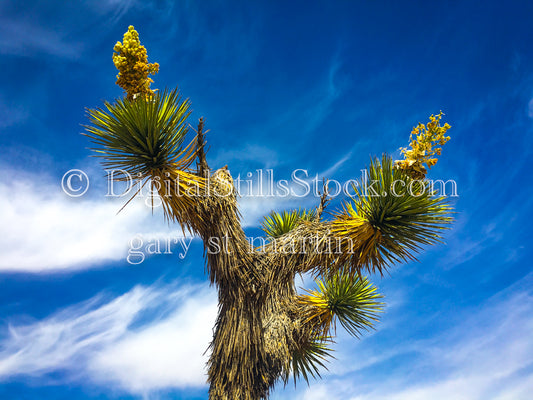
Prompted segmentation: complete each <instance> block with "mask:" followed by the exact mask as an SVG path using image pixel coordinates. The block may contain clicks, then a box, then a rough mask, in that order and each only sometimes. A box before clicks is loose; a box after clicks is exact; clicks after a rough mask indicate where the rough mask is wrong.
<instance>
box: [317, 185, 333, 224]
mask: <svg viewBox="0 0 533 400" xmlns="http://www.w3.org/2000/svg"><path fill="white" fill-rule="evenodd" d="M322 185H323V186H322V188H323V189H322V190H323V192H322V194H321V196H320V204H319V205H318V207H317V209H316V221H320V217H321V216H322V213H323V212H324V209H325V208H326V204H327V203H328V202H329V200H330V199H328V181H326V178H323V180H322Z"/></svg>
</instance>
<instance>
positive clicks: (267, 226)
mask: <svg viewBox="0 0 533 400" xmlns="http://www.w3.org/2000/svg"><path fill="white" fill-rule="evenodd" d="M315 216H316V211H315V210H311V211H307V210H305V209H298V210H292V211H286V210H284V211H281V212H275V211H272V212H271V213H270V214H269V215H267V216H266V217H264V219H263V223H262V227H263V231H264V232H265V233H266V234H267V235H268V236H270V237H271V238H273V239H276V238H278V237H280V236H283V235H284V234H286V233H289V232H290V231H292V230H293V229H294V228H295V227H296V226H297V225H298V224H299V223H300V222H301V221H311V220H313V219H314V218H315Z"/></svg>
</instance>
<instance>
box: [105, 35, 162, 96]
mask: <svg viewBox="0 0 533 400" xmlns="http://www.w3.org/2000/svg"><path fill="white" fill-rule="evenodd" d="M113 50H114V51H115V52H114V53H113V63H114V64H115V67H116V68H117V69H118V75H117V82H116V83H117V85H119V86H120V87H121V88H122V89H124V90H125V91H126V96H127V98H128V100H133V99H135V98H136V97H138V96H143V97H144V98H149V97H150V96H152V95H153V94H154V91H153V90H152V89H150V84H151V83H152V82H153V80H152V79H150V78H149V77H148V75H155V74H156V73H157V72H158V71H159V64H158V63H153V64H148V55H147V53H146V48H145V47H144V46H142V45H141V41H140V40H139V34H138V33H137V31H136V30H135V28H134V27H133V26H132V25H130V26H129V28H128V31H127V32H126V33H125V34H124V39H123V43H120V42H117V43H116V44H115V47H114V48H113Z"/></svg>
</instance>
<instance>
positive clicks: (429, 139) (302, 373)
mask: <svg viewBox="0 0 533 400" xmlns="http://www.w3.org/2000/svg"><path fill="white" fill-rule="evenodd" d="M128 32H129V34H130V35H132V34H133V32H134V30H133V29H132V28H130V29H129V31H128ZM135 33H136V32H135ZM137 37H138V36H137ZM138 45H140V43H138ZM142 54H143V55H145V54H146V53H145V52H143V53H142ZM145 61H146V60H145ZM123 71H124V68H123ZM123 80H125V81H127V82H129V84H128V85H129V86H128V88H131V87H141V86H142V87H143V88H144V89H143V93H141V94H139V95H137V94H136V93H131V92H127V97H126V98H124V99H119V100H116V101H115V102H114V103H105V105H104V108H103V109H92V110H88V117H89V120H90V124H89V125H88V126H87V127H86V130H87V132H86V135H87V136H89V137H90V138H91V140H92V142H93V143H94V144H95V147H94V150H95V151H96V152H97V155H98V156H100V157H102V158H103V161H104V164H105V166H106V167H108V168H116V169H121V170H123V171H126V172H127V173H129V174H131V175H133V176H134V177H135V178H136V179H138V181H139V183H140V185H146V184H148V185H150V187H151V188H152V190H153V191H155V192H157V193H158V195H159V197H160V200H161V201H162V204H163V206H164V211H165V216H166V217H167V219H168V220H170V221H174V222H177V223H179V224H181V226H182V227H183V228H184V229H188V230H189V231H190V232H191V233H193V234H195V235H197V236H198V237H199V238H201V240H202V241H203V243H204V249H205V255H206V265H207V272H208V275H209V278H210V280H211V282H212V283H213V284H214V285H215V286H216V288H217V290H218V293H219V297H218V298H219V313H218V318H217V320H216V325H215V330H214V336H213V341H212V343H211V345H210V352H211V353H210V358H209V362H208V383H209V385H210V387H209V398H210V399H211V400H235V399H239V400H241V399H242V400H257V399H267V398H268V397H269V393H270V391H271V390H272V388H273V387H274V385H275V384H276V383H277V382H279V381H282V382H285V383H286V382H287V381H288V380H289V378H290V377H291V376H293V377H294V380H295V382H296V380H297V379H299V378H303V379H305V380H308V379H309V377H310V376H318V375H319V370H320V368H323V367H325V364H324V362H325V361H326V360H327V359H328V358H330V357H331V351H332V350H331V345H332V343H333V340H334V337H335V335H336V329H337V328H344V329H346V330H347V331H348V332H349V333H350V334H352V335H353V336H356V337H358V336H359V335H361V334H362V333H363V332H364V331H366V330H368V329H370V328H372V326H373V323H374V322H375V321H376V320H377V319H378V314H379V313H380V312H381V311H382V307H383V302H382V297H383V296H382V295H380V294H379V293H378V292H377V289H376V287H375V286H374V285H373V284H372V283H371V282H370V280H369V278H368V277H366V276H364V275H365V274H375V273H379V274H380V275H382V274H383V273H384V272H385V271H386V270H388V269H389V268H391V267H392V266H393V265H396V264H398V263H400V262H404V261H409V260H413V259H414V258H415V255H416V253H417V252H419V251H421V250H422V249H423V248H424V246H426V245H430V244H435V243H437V242H439V241H440V238H441V232H442V230H443V229H445V228H446V227H447V225H448V224H449V223H450V221H451V217H450V212H451V210H450V206H449V205H448V204H447V202H446V199H445V198H443V197H439V196H436V195H435V194H434V193H430V192H429V191H427V190H426V189H427V188H425V185H424V183H425V174H426V172H427V169H426V167H425V166H424V165H426V166H427V167H431V166H432V165H434V163H435V162H436V159H435V158H429V157H433V156H434V155H438V154H440V151H441V148H437V147H435V146H436V145H442V144H444V143H445V142H446V141H447V140H448V139H449V138H448V137H446V136H445V133H446V131H447V129H448V128H449V125H448V124H445V125H443V126H441V124H440V121H441V117H442V113H441V114H439V115H437V116H431V117H430V122H429V123H428V124H427V125H423V124H419V125H418V126H417V127H416V128H414V130H413V133H412V135H411V143H410V147H409V149H403V154H404V159H403V160H399V161H397V162H394V161H393V160H392V158H391V157H390V156H388V155H383V156H382V157H381V158H373V159H371V161H370V165H369V168H368V178H369V182H372V187H371V189H372V193H370V194H369V193H365V190H363V189H362V186H361V185H362V182H361V183H360V184H361V185H359V186H354V189H355V195H354V197H352V198H350V199H348V201H346V202H345V203H344V204H343V206H342V208H341V209H340V210H338V211H336V212H332V213H331V217H330V218H324V210H325V208H326V206H327V202H328V194H327V186H326V185H325V187H324V190H323V193H322V196H321V198H320V200H319V201H318V204H317V206H316V208H313V209H310V210H304V209H299V210H292V211H283V212H280V213H277V212H272V213H271V214H269V215H268V216H266V217H265V219H264V222H263V229H264V231H265V234H266V236H267V239H266V241H265V242H264V245H262V246H260V247H256V248H251V246H250V243H249V241H248V240H247V238H246V236H245V233H244V231H243V228H242V225H241V221H240V215H239V211H238V207H237V200H236V198H237V197H236V193H235V188H234V185H233V179H232V177H231V174H230V172H229V171H228V170H227V168H226V167H224V168H221V169H218V170H216V171H215V172H211V169H210V167H209V165H208V163H207V159H206V154H205V144H206V142H205V135H204V120H203V119H200V121H199V124H198V129H197V131H196V132H195V133H194V137H193V138H192V141H191V142H190V143H189V144H188V145H185V137H186V135H187V133H188V132H189V128H188V125H187V123H186V120H187V117H188V116H189V109H190V102H189V101H188V100H186V99H183V98H182V97H180V96H179V93H178V92H177V91H175V90H174V91H170V92H169V91H163V92H157V93H154V92H149V91H148V90H147V86H146V85H145V81H143V82H142V84H139V85H135V84H132V79H131V77H128V76H125V77H123ZM143 85H144V86H143ZM147 93H148V94H147ZM150 93H151V94H150ZM194 161H196V165H195V166H193V162H194ZM121 178H122V179H123V178H124V177H121V176H118V179H121ZM369 189H370V188H369ZM299 274H310V275H311V276H313V277H314V278H315V281H316V288H315V289H308V290H307V291H306V292H304V293H302V294H299V293H298V292H297V291H296V288H295V277H296V276H297V275H299ZM337 322H338V323H339V324H338V325H339V326H337Z"/></svg>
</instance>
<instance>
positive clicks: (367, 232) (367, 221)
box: [332, 155, 452, 274]
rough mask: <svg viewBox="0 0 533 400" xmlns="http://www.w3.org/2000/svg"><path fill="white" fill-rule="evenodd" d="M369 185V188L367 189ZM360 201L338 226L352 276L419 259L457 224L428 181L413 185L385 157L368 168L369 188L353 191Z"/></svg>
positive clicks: (350, 206)
mask: <svg viewBox="0 0 533 400" xmlns="http://www.w3.org/2000/svg"><path fill="white" fill-rule="evenodd" d="M365 185H366V186H365ZM354 191H355V196H354V197H353V198H352V199H351V201H349V202H347V203H346V204H345V205H344V207H343V210H342V211H341V212H339V213H338V214H337V215H336V218H335V220H334V221H333V228H332V230H333V232H334V233H335V235H338V236H339V237H341V238H344V239H349V240H345V241H344V242H343V244H344V246H345V247H344V248H343V250H344V253H345V255H344V257H345V258H347V259H348V264H349V267H350V268H351V269H352V271H359V272H360V271H361V269H363V268H366V269H367V270H368V271H369V272H376V271H377V272H379V273H381V274H383V271H384V270H385V269H386V268H387V267H389V266H390V265H391V264H393V263H396V262H402V261H408V260H413V259H415V254H416V253H418V252H419V251H420V250H421V249H422V247H423V246H424V245H431V244H435V243H438V242H440V240H441V232H442V230H443V229H447V226H448V224H449V223H450V222H451V221H452V218H451V216H450V213H451V207H450V206H449V204H448V201H447V199H446V198H445V197H438V196H434V195H433V193H432V191H431V190H430V188H429V187H427V185H426V182H425V181H420V180H414V179H412V178H411V176H410V175H409V174H408V172H406V171H404V170H402V169H399V168H395V167H394V164H393V161H392V159H391V158H390V157H389V156H387V155H383V157H382V159H381V161H380V160H379V159H377V158H376V159H373V160H372V161H371V163H370V166H369V168H368V182H366V183H361V184H360V185H358V186H354Z"/></svg>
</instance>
